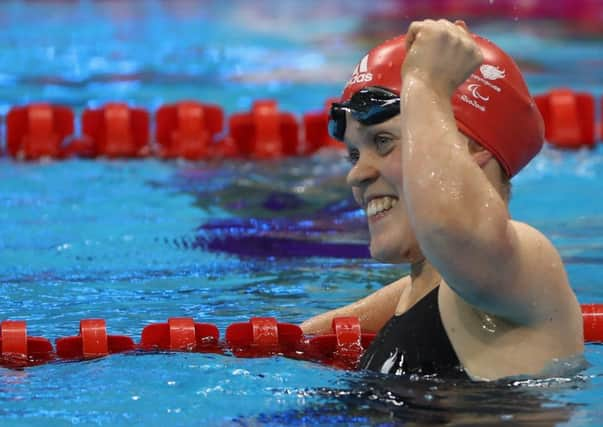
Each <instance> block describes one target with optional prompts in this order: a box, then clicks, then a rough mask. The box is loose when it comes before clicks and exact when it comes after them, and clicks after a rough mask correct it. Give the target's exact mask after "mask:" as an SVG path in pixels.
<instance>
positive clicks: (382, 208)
mask: <svg viewBox="0 0 603 427" xmlns="http://www.w3.org/2000/svg"><path fill="white" fill-rule="evenodd" d="M396 203H398V199H396V198H394V197H389V196H384V197H378V198H376V199H373V200H371V201H370V202H368V204H367V205H366V216H367V217H369V218H370V217H372V216H375V215H378V214H380V213H383V212H386V211H388V210H390V209H391V208H393V207H394V206H396Z"/></svg>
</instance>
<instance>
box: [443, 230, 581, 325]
mask: <svg viewBox="0 0 603 427" xmlns="http://www.w3.org/2000/svg"><path fill="white" fill-rule="evenodd" d="M502 239H503V241H501V242H498V243H491V246H490V247H488V246H487V245H486V243H487V242H486V243H484V242H481V244H480V242H465V244H464V245H460V246H457V247H456V248H455V250H453V251H452V252H450V254H454V255H449V257H448V258H447V259H443V258H442V257H440V259H439V260H438V261H439V262H438V264H440V265H439V266H437V267H439V270H440V273H441V274H442V275H443V277H444V278H445V279H446V282H447V283H448V285H449V286H450V287H451V288H452V289H453V290H454V291H455V292H456V293H457V294H458V295H459V296H460V297H461V298H462V299H463V300H465V301H466V302H468V303H469V304H471V305H473V306H474V307H476V308H478V309H480V310H482V311H485V312H488V313H491V314H494V315H497V316H499V317H501V318H504V319H507V320H509V321H512V322H515V323H519V324H535V323H538V322H540V321H542V320H544V319H546V318H548V317H549V315H550V314H551V313H552V312H559V311H563V312H566V313H571V312H573V311H572V310H574V309H575V307H574V305H575V304H577V302H576V299H575V296H574V295H573V291H572V290H571V288H570V286H569V282H568V278H567V274H566V272H565V269H564V266H563V261H562V260H561V257H560V255H559V253H558V252H557V250H556V249H555V247H554V246H553V245H552V243H551V242H550V241H549V240H548V239H547V238H546V237H545V236H544V235H543V234H542V233H540V232H539V231H538V230H536V229H534V228H532V227H530V226H528V225H526V224H522V223H519V222H515V221H510V220H509V221H508V222H507V230H506V235H505V236H504V237H502ZM453 240H454V239H453ZM449 249H452V248H449Z"/></svg>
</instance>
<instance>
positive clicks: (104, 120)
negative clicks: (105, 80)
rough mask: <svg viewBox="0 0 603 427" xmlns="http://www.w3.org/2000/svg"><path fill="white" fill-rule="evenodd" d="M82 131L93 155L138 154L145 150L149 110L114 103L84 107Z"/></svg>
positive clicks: (137, 155) (146, 152)
mask: <svg viewBox="0 0 603 427" xmlns="http://www.w3.org/2000/svg"><path fill="white" fill-rule="evenodd" d="M82 132H83V134H84V137H85V138H89V139H90V140H91V141H92V143H93V145H94V147H95V149H96V154H97V155H99V156H106V157H112V158H115V157H140V156H144V155H146V154H148V151H149V147H148V144H149V113H148V112H147V111H146V110H144V109H142V108H131V107H129V106H128V105H127V104H124V103H120V102H116V103H108V104H105V106H104V107H102V108H100V109H88V110H84V112H83V114H82Z"/></svg>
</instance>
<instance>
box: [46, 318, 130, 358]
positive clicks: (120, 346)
mask: <svg viewBox="0 0 603 427" xmlns="http://www.w3.org/2000/svg"><path fill="white" fill-rule="evenodd" d="M134 348H135V345H134V341H132V338H130V337H128V336H125V335H107V326H106V324H105V321H104V320H103V319H84V320H81V321H80V334H79V335H78V336H74V337H63V338H57V340H56V350H57V355H58V356H59V357H61V358H63V359H89V358H95V357H102V356H106V355H108V354H113V353H122V352H125V351H130V350H134Z"/></svg>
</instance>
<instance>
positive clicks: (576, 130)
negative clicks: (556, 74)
mask: <svg viewBox="0 0 603 427" xmlns="http://www.w3.org/2000/svg"><path fill="white" fill-rule="evenodd" d="M534 99H535V101H536V105H537V106H538V109H539V110H540V113H541V114H542V117H543V119H544V123H545V137H546V140H547V141H548V142H549V143H550V144H552V145H554V146H557V147H560V148H581V147H585V146H586V147H591V148H592V147H593V146H594V144H595V99H594V97H593V96H592V95H591V94H589V93H583V92H574V91H572V90H570V89H565V88H560V89H553V90H552V91H550V92H549V93H547V94H544V95H538V96H536V97H535V98H534Z"/></svg>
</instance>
